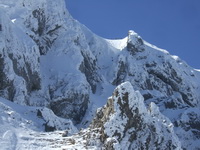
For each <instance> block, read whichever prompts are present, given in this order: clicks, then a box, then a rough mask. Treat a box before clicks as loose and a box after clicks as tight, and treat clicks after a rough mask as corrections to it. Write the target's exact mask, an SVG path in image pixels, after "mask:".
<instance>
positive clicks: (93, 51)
mask: <svg viewBox="0 0 200 150" xmlns="http://www.w3.org/2000/svg"><path fill="white" fill-rule="evenodd" d="M0 7H1V13H0V94H1V96H2V97H4V98H6V99H8V100H11V101H14V102H16V103H20V104H23V105H29V106H42V107H48V108H49V109H51V110H52V111H53V112H54V113H55V114H56V115H57V116H60V117H62V118H67V119H71V120H72V121H73V123H75V124H79V126H81V125H82V123H83V122H82V120H84V122H87V124H89V122H91V121H92V117H88V116H94V109H96V108H98V107H102V106H103V105H104V104H106V99H107V97H108V96H110V95H111V92H112V91H113V89H114V88H115V87H116V86H118V85H121V84H122V85H121V86H119V87H118V88H117V89H116V90H115V92H114V95H113V96H112V98H110V99H109V100H108V103H107V104H106V106H104V107H103V108H102V109H101V110H100V111H99V112H98V113H97V117H96V118H95V120H94V121H93V123H92V128H91V130H93V129H95V130H96V129H97V128H100V129H101V132H98V133H99V137H100V138H99V139H101V141H100V142H103V143H104V144H105V146H108V147H110V148H111V147H112V148H114V147H115V145H116V146H117V145H118V146H119V144H122V143H127V148H138V147H136V146H137V145H138V146H139V147H140V148H145V149H151V146H156V147H159V145H160V148H162V147H165V146H164V145H168V146H169V147H171V149H173V148H175V147H177V148H179V147H180V143H179V142H178V139H177V137H176V135H175V133H176V134H177V135H178V138H179V139H180V141H181V143H182V147H183V148H188V147H189V146H190V145H192V148H193V149H195V148H197V147H198V146H199V145H198V144H196V143H198V141H199V128H198V124H199V120H200V119H199V112H198V111H196V110H198V108H199V106H200V94H199V89H200V73H199V71H196V70H195V69H193V68H191V67H190V66H188V65H187V64H186V63H185V62H184V61H182V60H181V59H180V58H178V57H177V56H172V55H170V54H169V53H168V52H167V51H165V50H162V49H159V48H157V47H155V46H153V45H151V44H149V43H147V42H146V41H144V40H143V39H142V38H141V37H140V36H139V35H138V34H137V33H135V32H134V31H129V32H128V35H127V37H126V38H124V39H119V40H106V39H103V38H101V37H98V36H97V35H95V34H93V33H92V32H91V31H90V30H89V29H87V28H86V27H85V26H83V25H81V24H80V23H79V22H77V21H76V20H74V19H73V18H72V17H71V16H70V14H69V13H68V11H67V10H66V8H65V2H64V0H58V1H52V0H35V1H33V0H16V1H14V0H7V1H3V0H0ZM127 81H128V82H129V83H130V84H131V85H132V86H133V89H134V90H138V91H139V92H135V91H134V90H133V89H132V86H131V85H130V84H123V83H124V82H127ZM125 85H127V87H126V88H124V89H123V86H125ZM129 88H130V89H129ZM119 90H120V91H119ZM117 93H118V94H117ZM120 93H121V94H120ZM139 93H141V95H140V94H139ZM143 97H144V102H143ZM152 102H153V103H152ZM154 103H155V104H156V105H157V106H155V104H154ZM144 104H145V105H146V106H149V108H148V109H147V108H146V107H145V106H144ZM157 107H159V110H160V111H158V108H157ZM122 108H123V109H122ZM138 108H141V109H138ZM172 112H173V114H176V115H173V114H172ZM161 113H162V114H164V115H165V116H166V117H168V118H169V119H170V121H171V122H172V124H174V126H175V130H174V131H175V133H174V131H173V129H172V127H170V126H171V122H170V121H169V120H168V119H167V118H166V117H164V116H163V115H162V114H161ZM85 114H87V116H85ZM112 117H117V118H120V120H123V123H119V124H117V122H116V120H117V119H116V120H115V119H113V118H112ZM133 118H134V119H133ZM156 118H157V119H156ZM135 120H136V121H135ZM161 120H162V121H161ZM163 120H165V121H164V122H163ZM115 123H116V124H115ZM115 125H116V126H115ZM111 126H113V128H112V129H111V128H110V127H111ZM108 129H109V130H108ZM142 129H144V130H142ZM144 132H146V133H147V135H146V136H144ZM159 132H162V134H159ZM163 134H167V136H166V137H163ZM183 134H184V135H185V136H184V137H183V136H182V135H183ZM189 137H192V138H193V139H195V140H190V138H189ZM109 139H110V141H109ZM170 139H171V140H170ZM141 140H144V141H145V144H144V143H142V142H141ZM132 141H136V142H135V143H134V142H133V144H131V143H132ZM115 142H117V143H118V144H114V143H115ZM106 143H107V144H106ZM156 143H157V145H156Z"/></svg>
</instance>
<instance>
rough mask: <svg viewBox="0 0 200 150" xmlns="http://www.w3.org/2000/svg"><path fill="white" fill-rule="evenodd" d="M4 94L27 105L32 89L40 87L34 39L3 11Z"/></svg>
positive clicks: (0, 61)
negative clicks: (13, 22)
mask: <svg viewBox="0 0 200 150" xmlns="http://www.w3.org/2000/svg"><path fill="white" fill-rule="evenodd" d="M0 24H1V31H0V74H1V76H0V91H1V96H3V97H5V98H7V99H9V100H12V101H15V102H17V103H20V104H27V100H28V97H29V95H30V93H31V92H32V91H35V90H39V89H40V68H39V63H40V62H39V51H38V49H37V46H36V45H35V44H34V43H33V42H32V40H31V39H30V38H29V37H28V36H26V35H25V34H24V33H23V32H22V31H21V30H20V29H18V28H16V27H14V26H13V24H12V22H11V21H10V20H9V18H8V16H7V15H6V13H5V12H4V11H1V14H0Z"/></svg>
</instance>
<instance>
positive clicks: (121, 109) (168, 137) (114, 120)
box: [91, 82, 181, 149]
mask: <svg viewBox="0 0 200 150" xmlns="http://www.w3.org/2000/svg"><path fill="white" fill-rule="evenodd" d="M91 127H92V128H93V129H95V128H99V130H100V131H99V132H100V139H101V142H103V144H104V147H105V148H106V149H121V148H123V149H154V148H155V147H156V148H157V149H181V145H180V142H179V140H178V138H177V136H176V135H175V133H174V131H173V124H172V123H171V122H170V121H169V119H168V118H166V117H165V116H163V115H162V114H161V113H160V111H159V109H158V107H157V106H156V105H155V104H154V103H151V104H150V106H149V108H148V109H147V108H146V107H145V104H144V101H143V97H142V95H141V94H140V93H139V92H138V91H134V90H133V87H132V85H131V84H130V83H129V82H126V83H123V84H121V85H120V86H118V87H117V88H116V89H115V91H114V93H113V96H112V97H110V98H109V99H108V102H107V104H106V105H105V106H104V107H103V108H102V109H100V110H98V112H97V115H96V118H95V119H94V121H93V122H92V125H91Z"/></svg>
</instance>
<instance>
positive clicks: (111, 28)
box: [66, 0, 200, 69]
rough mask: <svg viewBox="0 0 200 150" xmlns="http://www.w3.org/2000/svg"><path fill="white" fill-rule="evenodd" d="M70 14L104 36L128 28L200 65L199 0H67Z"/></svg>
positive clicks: (122, 34)
mask: <svg viewBox="0 0 200 150" xmlns="http://www.w3.org/2000/svg"><path fill="white" fill-rule="evenodd" d="M66 3H67V8H68V10H69V12H70V13H71V15H72V16H73V17H74V18H75V19H77V20H78V21H79V22H81V23H83V24H84V25H86V26H87V27H88V28H89V29H90V30H92V31H93V32H94V33H96V34H97V35H99V36H102V37H104V38H123V37H125V36H126V35H127V32H128V30H130V29H132V30H134V31H135V32H137V33H138V34H139V35H140V36H141V37H142V38H143V39H144V40H146V41H148V42H149V43H151V44H154V45H156V46H158V47H160V48H163V49H166V50H168V51H169V52H170V53H171V54H173V55H178V56H179V57H180V58H181V59H183V60H185V61H186V62H187V63H188V64H189V65H190V66H192V67H194V68H197V69H200V0H66Z"/></svg>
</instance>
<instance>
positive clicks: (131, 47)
mask: <svg viewBox="0 0 200 150" xmlns="http://www.w3.org/2000/svg"><path fill="white" fill-rule="evenodd" d="M144 47H145V46H144V42H143V40H142V38H141V37H140V36H139V35H138V34H137V33H135V32H134V31H132V30H130V31H129V32H128V40H127V50H128V51H129V52H130V54H131V55H135V54H136V53H137V52H143V51H144V50H145V48H144Z"/></svg>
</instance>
